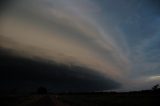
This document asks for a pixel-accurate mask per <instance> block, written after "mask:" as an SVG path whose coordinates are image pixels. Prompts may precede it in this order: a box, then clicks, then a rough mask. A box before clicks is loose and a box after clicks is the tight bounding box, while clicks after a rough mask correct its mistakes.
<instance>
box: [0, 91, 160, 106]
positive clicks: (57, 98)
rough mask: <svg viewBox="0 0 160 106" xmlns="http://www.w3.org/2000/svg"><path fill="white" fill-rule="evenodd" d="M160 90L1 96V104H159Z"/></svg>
mask: <svg viewBox="0 0 160 106" xmlns="http://www.w3.org/2000/svg"><path fill="white" fill-rule="evenodd" d="M159 104H160V92H159V91H158V92H154V91H141V92H128V93H116V92H110V93H79V94H78V93H68V94H67V93H66V94H47V95H35V94H34V95H29V96H13V95H12V96H11V95H10V96H0V106H159Z"/></svg>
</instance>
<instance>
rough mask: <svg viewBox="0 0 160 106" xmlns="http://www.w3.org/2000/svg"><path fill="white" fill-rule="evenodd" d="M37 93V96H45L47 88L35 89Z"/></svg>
mask: <svg viewBox="0 0 160 106" xmlns="http://www.w3.org/2000/svg"><path fill="white" fill-rule="evenodd" d="M37 93H38V94H47V93H48V91H47V88H45V87H39V88H38V89H37Z"/></svg>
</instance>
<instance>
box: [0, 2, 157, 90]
mask: <svg viewBox="0 0 160 106" xmlns="http://www.w3.org/2000/svg"><path fill="white" fill-rule="evenodd" d="M156 4H157V3H156ZM154 5H155V3H153V2H151V1H149V0H141V1H139V0H121V1H118V0H105V1H104V0H102V1H99V0H14V1H10V2H8V6H5V7H4V8H5V9H4V10H3V12H2V14H1V17H0V21H1V25H0V47H1V48H4V49H7V50H10V51H11V52H12V53H13V54H17V55H20V56H22V57H27V58H30V59H43V60H46V61H49V62H52V61H53V62H57V63H61V64H66V65H78V66H82V67H87V68H90V69H93V70H94V71H96V72H98V73H101V74H103V75H104V76H106V77H107V78H111V79H113V80H115V81H117V82H119V83H121V84H122V85H123V89H137V88H138V89H139V88H141V89H142V88H145V87H146V86H147V85H148V84H151V83H153V82H154V81H155V82H156V81H159V80H160V79H159V75H160V72H159V71H157V70H158V68H159V66H160V64H159V59H158V57H159V52H160V51H159V49H160V48H159V46H158V45H159V41H160V38H159V37H160V36H159V25H160V21H159V19H160V17H159V14H158V11H157V8H158V6H157V7H155V6H154ZM156 83H157V82H156Z"/></svg>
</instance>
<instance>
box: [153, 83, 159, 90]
mask: <svg viewBox="0 0 160 106" xmlns="http://www.w3.org/2000/svg"><path fill="white" fill-rule="evenodd" d="M159 89H160V88H159V84H156V85H154V86H153V87H152V90H153V91H156V90H159Z"/></svg>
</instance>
